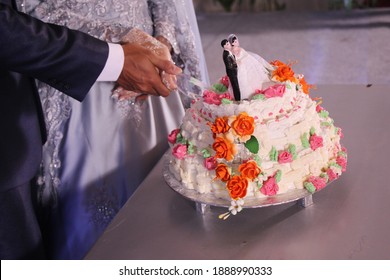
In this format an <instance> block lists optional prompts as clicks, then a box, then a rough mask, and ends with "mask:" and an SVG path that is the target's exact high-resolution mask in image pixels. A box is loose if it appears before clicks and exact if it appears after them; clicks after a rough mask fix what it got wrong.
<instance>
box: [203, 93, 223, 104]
mask: <svg viewBox="0 0 390 280" xmlns="http://www.w3.org/2000/svg"><path fill="white" fill-rule="evenodd" d="M203 101H204V102H206V103H207V104H214V105H220V104H221V99H220V98H219V95H218V94H216V93H215V92H213V91H210V90H205V91H204V92H203Z"/></svg>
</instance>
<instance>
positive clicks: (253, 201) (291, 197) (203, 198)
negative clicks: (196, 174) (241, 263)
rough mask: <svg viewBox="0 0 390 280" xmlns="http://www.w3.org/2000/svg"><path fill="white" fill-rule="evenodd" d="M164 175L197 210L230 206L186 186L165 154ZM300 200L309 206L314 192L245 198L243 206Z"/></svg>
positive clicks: (305, 205) (202, 210)
mask: <svg viewBox="0 0 390 280" xmlns="http://www.w3.org/2000/svg"><path fill="white" fill-rule="evenodd" d="M163 176H164V179H165V181H166V183H167V184H168V185H169V186H170V187H171V188H172V189H173V190H174V191H175V192H177V193H179V194H180V195H182V196H184V197H185V198H187V199H189V200H191V201H194V202H195V206H196V210H197V211H198V212H200V213H202V214H205V213H206V211H207V210H208V209H209V208H210V206H217V207H227V208H229V207H230V200H226V199H222V198H217V197H215V196H213V195H211V194H202V193H198V192H197V191H195V190H190V189H187V188H185V187H184V186H183V185H182V183H181V182H179V181H178V180H177V179H176V177H175V176H174V175H173V174H172V172H171V171H170V170H169V158H168V156H167V155H165V158H164V167H163ZM294 201H298V203H299V204H300V205H301V206H303V207H308V206H310V205H312V204H313V194H312V193H310V192H308V191H307V190H306V189H301V190H292V191H289V192H287V193H284V194H277V195H274V196H268V197H264V198H249V199H244V202H245V203H244V205H243V208H259V207H267V206H274V205H281V204H285V203H289V202H294Z"/></svg>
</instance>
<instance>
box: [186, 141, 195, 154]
mask: <svg viewBox="0 0 390 280" xmlns="http://www.w3.org/2000/svg"><path fill="white" fill-rule="evenodd" d="M187 152H188V154H190V155H193V154H194V153H195V146H194V144H193V143H191V142H189V143H188V147H187Z"/></svg>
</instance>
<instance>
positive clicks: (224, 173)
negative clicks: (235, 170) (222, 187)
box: [214, 163, 230, 182]
mask: <svg viewBox="0 0 390 280" xmlns="http://www.w3.org/2000/svg"><path fill="white" fill-rule="evenodd" d="M215 175H216V176H215V178H214V179H216V178H218V179H220V180H221V181H222V182H227V181H229V179H230V173H229V169H228V167H227V165H226V164H223V163H220V164H218V165H217V168H215Z"/></svg>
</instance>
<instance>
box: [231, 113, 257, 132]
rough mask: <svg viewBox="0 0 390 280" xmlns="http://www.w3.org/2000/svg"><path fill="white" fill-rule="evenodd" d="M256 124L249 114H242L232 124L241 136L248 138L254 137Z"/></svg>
mask: <svg viewBox="0 0 390 280" xmlns="http://www.w3.org/2000/svg"><path fill="white" fill-rule="evenodd" d="M254 123H255V120H254V118H253V117H251V116H248V114H247V113H241V114H239V115H238V116H237V118H236V119H235V120H234V121H233V122H232V127H233V129H234V131H235V132H236V133H237V134H238V135H239V136H248V135H252V134H253V132H254V130H255V125H254Z"/></svg>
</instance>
